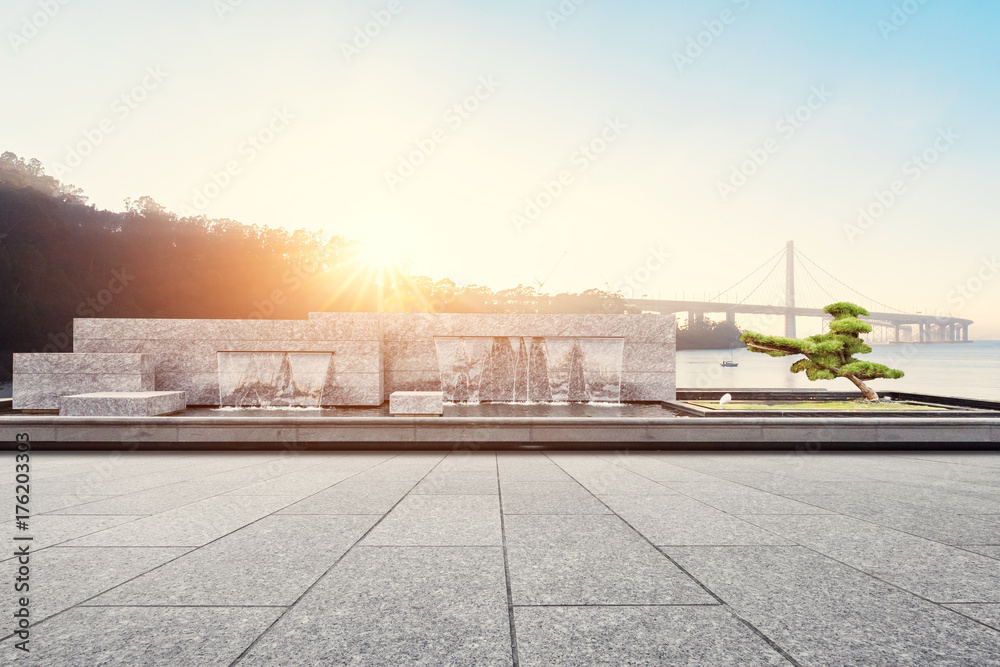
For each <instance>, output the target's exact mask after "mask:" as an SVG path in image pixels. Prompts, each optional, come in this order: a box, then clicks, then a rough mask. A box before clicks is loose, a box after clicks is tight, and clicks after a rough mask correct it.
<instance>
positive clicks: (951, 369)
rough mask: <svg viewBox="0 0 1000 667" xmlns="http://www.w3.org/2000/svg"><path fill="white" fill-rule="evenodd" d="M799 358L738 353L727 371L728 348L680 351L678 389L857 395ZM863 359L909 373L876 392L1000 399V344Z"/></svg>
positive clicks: (910, 348)
mask: <svg viewBox="0 0 1000 667" xmlns="http://www.w3.org/2000/svg"><path fill="white" fill-rule="evenodd" d="M800 358H801V357H799V356H794V357H781V358H774V357H769V356H767V355H766V354H758V353H754V352H750V351H748V350H747V349H746V348H743V349H736V350H734V351H733V360H734V361H736V362H738V363H739V366H738V367H737V368H723V367H722V366H720V365H719V362H721V361H722V360H723V359H729V351H728V350H682V351H680V352H678V353H677V386H678V388H681V389H708V388H715V387H719V388H733V389H750V388H761V389H798V388H801V389H822V388H826V389H828V390H830V391H852V390H853V389H854V386H853V385H852V384H851V383H850V382H849V381H848V380H844V379H839V380H817V381H816V382H810V381H809V379H808V378H807V377H806V374H805V373H791V372H789V370H788V367H789V366H791V365H792V363H793V362H794V361H795V360H796V359H800ZM859 358H861V359H867V360H869V361H875V362H878V363H881V364H886V365H887V366H889V367H891V368H898V369H899V370H901V371H903V372H904V373H906V376H905V377H903V378H901V379H899V380H873V381H872V382H871V386H872V387H873V388H874V389H875V391H886V390H899V391H913V392H922V393H932V394H941V395H944V396H959V397H963V398H986V399H993V400H1000V341H995V340H992V341H975V342H972V343H955V344H947V343H934V344H928V345H919V344H913V345H905V344H904V345H875V346H873V349H872V353H871V354H866V355H860V356H859Z"/></svg>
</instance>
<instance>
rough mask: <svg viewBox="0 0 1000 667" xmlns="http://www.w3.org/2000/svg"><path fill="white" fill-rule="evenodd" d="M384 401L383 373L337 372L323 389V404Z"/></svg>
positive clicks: (363, 404)
mask: <svg viewBox="0 0 1000 667" xmlns="http://www.w3.org/2000/svg"><path fill="white" fill-rule="evenodd" d="M384 402H385V397H384V394H383V387H382V374H381V373H335V374H334V376H333V378H332V379H331V380H330V381H329V382H328V384H327V386H326V389H325V390H324V391H323V405H334V406H354V405H356V406H377V405H382V403H384Z"/></svg>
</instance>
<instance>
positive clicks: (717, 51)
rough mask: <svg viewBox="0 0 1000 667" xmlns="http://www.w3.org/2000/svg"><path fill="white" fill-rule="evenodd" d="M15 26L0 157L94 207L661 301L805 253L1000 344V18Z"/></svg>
mask: <svg viewBox="0 0 1000 667" xmlns="http://www.w3.org/2000/svg"><path fill="white" fill-rule="evenodd" d="M576 2H579V3H580V4H576ZM53 8H54V9H53ZM570 9H572V11H570ZM909 10H913V11H909ZM3 15H4V24H3V25H4V26H5V28H6V30H5V34H6V36H7V44H6V46H5V49H6V51H5V55H4V56H3V57H2V58H0V72H2V73H3V76H4V81H6V82H7V90H8V99H9V102H8V104H7V105H5V107H4V112H5V114H4V119H5V122H4V128H5V129H6V132H5V133H4V136H3V141H2V142H0V150H3V151H6V150H10V151H13V152H15V153H17V154H18V155H19V156H21V157H24V158H32V157H34V158H38V159H39V160H41V161H42V162H43V164H44V165H45V167H46V170H47V173H49V174H50V175H53V176H55V177H56V178H59V179H60V180H61V181H63V182H66V183H72V184H74V185H76V186H78V187H80V188H81V189H83V191H84V193H85V194H86V195H87V196H88V197H89V198H90V201H91V203H93V204H95V205H96V206H98V207H100V208H107V209H112V210H121V209H122V202H123V200H124V199H125V198H129V197H131V198H137V197H140V196H143V195H149V196H151V197H153V198H154V199H155V200H156V201H157V202H159V203H160V204H162V205H163V206H165V207H167V208H168V209H170V210H173V211H176V212H178V213H181V214H201V213H204V214H205V215H207V216H209V217H212V218H232V219H235V220H239V221H241V222H245V223H248V224H258V225H268V226H271V227H276V226H286V227H289V228H292V229H295V228H300V227H303V228H306V229H311V230H322V231H323V232H324V233H326V234H341V235H344V236H347V237H349V238H355V239H358V240H360V241H362V242H363V243H365V244H366V246H368V247H369V249H370V253H371V255H372V257H373V258H381V259H382V260H384V261H392V260H394V259H397V258H398V257H399V256H401V255H406V256H408V257H409V259H410V260H411V261H412V268H413V271H415V272H418V273H421V274H425V275H428V276H431V277H432V278H435V279H439V278H445V277H447V278H451V279H452V280H455V281H456V282H459V283H463V284H468V283H477V284H480V285H487V286H490V287H492V288H494V289H501V288H506V287H512V286H515V285H517V284H519V283H521V284H525V285H535V286H536V287H537V285H538V283H539V282H544V283H545V284H544V287H543V288H542V289H543V291H546V292H551V293H555V292H560V291H580V290H584V289H588V288H594V287H602V288H603V287H605V286H607V287H611V288H618V287H621V286H622V285H625V284H626V283H627V281H626V278H627V277H631V278H632V279H633V282H635V281H636V280H637V276H638V277H642V278H643V279H642V280H641V281H638V286H639V290H638V292H641V293H644V294H648V295H650V296H662V297H663V298H673V297H674V296H675V295H676V296H677V297H678V298H679V297H680V296H681V295H682V294H683V295H686V296H687V297H688V298H692V297H694V298H703V297H704V296H712V295H714V294H716V293H717V292H719V291H721V290H723V289H725V288H727V287H729V286H730V285H731V284H733V283H734V282H736V281H737V280H739V279H740V278H742V277H743V276H745V275H746V274H749V273H750V272H751V271H753V270H754V269H755V268H756V267H758V266H759V265H761V264H762V263H764V262H765V260H766V259H767V258H768V257H771V256H773V255H774V254H775V253H776V252H778V251H779V250H781V248H782V247H783V246H784V244H785V242H786V241H787V240H790V239H791V240H794V241H795V242H796V247H797V248H798V249H799V250H800V251H801V252H803V253H804V254H805V255H806V256H808V257H809V258H811V259H812V260H814V261H815V262H817V263H818V264H819V265H821V266H822V267H823V268H824V269H826V270H828V271H830V273H832V274H833V275H834V276H836V278H838V279H839V280H841V281H843V282H844V283H846V284H847V285H850V286H851V287H853V288H856V289H858V290H860V291H861V292H863V293H865V294H868V295H870V296H872V297H873V298H875V299H877V300H878V301H881V302H883V303H886V304H889V305H892V306H895V307H899V308H903V309H911V308H912V309H914V310H919V311H923V312H930V313H934V312H942V313H949V314H952V315H954V316H957V317H963V318H968V319H972V320H975V324H974V325H973V327H972V329H971V331H970V337H971V338H975V339H980V340H982V339H988V338H994V339H995V338H1000V309H997V308H996V305H997V304H998V303H1000V280H997V279H995V278H996V277H997V275H998V274H1000V264H998V263H997V261H998V257H997V255H998V246H1000V228H998V225H997V220H996V215H997V213H996V211H997V203H998V195H997V190H996V188H995V187H992V183H991V182H990V178H991V176H992V175H993V174H995V173H997V171H998V169H997V168H998V167H1000V164H998V161H1000V160H998V156H1000V129H998V128H997V125H996V122H995V118H996V117H997V116H998V113H997V111H998V109H997V106H998V105H997V102H998V100H1000V81H998V80H997V77H996V76H995V72H996V70H997V66H998V64H1000V62H998V61H1000V58H998V55H1000V46H997V45H996V43H995V39H994V37H993V36H994V35H995V34H996V33H997V29H998V28H1000V7H997V6H994V5H987V4H986V3H976V2H965V3H952V4H949V5H945V4H943V3H929V2H923V3H921V2H918V1H917V0H909V1H908V2H902V3H901V2H881V1H880V2H876V3H871V2H861V1H860V0H850V1H846V2H836V3H835V2H832V1H826V2H818V3H811V4H810V5H809V6H808V7H804V6H802V5H801V3H799V4H796V3H791V2H787V1H786V2H777V3H773V2H772V3H758V2H757V1H756V0H738V1H731V0H720V1H716V2H699V3H679V2H672V3H653V2H645V1H643V2H639V1H636V2H628V3H618V4H611V3H601V2H599V1H598V0H587V1H582V0H564V1H563V2H560V1H559V0H552V1H551V2H525V1H523V0H514V1H512V2H508V3H504V4H503V5H500V6H496V5H492V4H485V3H482V4H481V3H459V2H446V1H431V0H420V2H408V1H407V0H384V1H380V2H364V3H341V2H338V3H321V2H304V3H297V4H296V5H295V6H289V5H284V6H275V5H266V6H265V5H263V4H261V3H250V2H239V1H237V0H215V1H214V2H213V1H211V0H197V1H196V0H180V1H178V2H175V3H171V4H170V5H169V6H167V5H164V6H141V7H139V6H136V5H135V4H134V3H127V2H124V1H122V0H95V1H94V2H90V3H74V2H67V3H66V4H60V3H59V2H58V1H56V0H53V1H52V2H51V3H47V2H43V3H39V2H38V1H37V0H34V1H22V0H12V1H11V2H9V3H7V5H6V9H5V11H4V12H3ZM39 16H42V17H43V18H38V17H39ZM43 19H44V20H43ZM366 29H367V30H368V33H369V34H368V35H365V34H364V31H365V30H366ZM359 31H360V32H359ZM366 40H367V41H366ZM699 42H700V43H699ZM456 105H457V106H456ZM587 145H589V146H590V147H589V148H587ZM83 153H86V155H84V154H83ZM532 206H534V207H535V208H532ZM859 210H860V211H865V212H866V213H865V216H860V213H859ZM654 267H655V268H654ZM637 272H638V273H637ZM647 275H648V278H647V277H645V276H647ZM629 289H630V290H631V288H629ZM638 295H639V294H638V293H636V296H638ZM809 305H812V304H809Z"/></svg>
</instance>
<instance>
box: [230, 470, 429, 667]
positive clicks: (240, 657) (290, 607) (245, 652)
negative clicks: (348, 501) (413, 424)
mask: <svg viewBox="0 0 1000 667" xmlns="http://www.w3.org/2000/svg"><path fill="white" fill-rule="evenodd" d="M404 453H405V452H397V453H396V454H395V455H394V456H391V457H389V458H388V459H386V460H385V461H382V462H381V463H388V462H389V461H391V460H393V459H395V458H398V457H400V456H402V455H403V454H404ZM446 458H448V455H447V454H445V455H444V456H442V457H441V458H440V459H438V462H437V463H435V464H434V465H433V466H432V467H431V469H430V470H428V471H427V472H426V473H425V474H424V476H423V477H421V478H420V479H419V480H417V481H416V482H414V483H413V486H411V487H410V490H409V491H407V492H406V493H404V494H403V495H402V496H401V497H400V499H399V500H397V501H396V502H395V503H394V504H393V506H392V507H390V508H389V509H388V511H386V512H385V514H383V515H382V517H381V518H380V519H379V520H378V521H376V522H375V523H373V524H372V526H371V527H370V528H369V529H368V530H366V531H365V532H364V534H363V535H362V536H361V537H359V538H358V539H357V540H356V541H355V542H354V544H352V545H351V546H350V547H348V548H347V550H346V551H344V553H343V554H341V556H340V558H338V559H337V560H336V561H334V563H333V564H332V565H331V566H330V567H328V568H327V569H326V570H325V571H324V572H323V573H322V574H321V575H319V576H318V577H317V578H316V580H315V581H314V582H312V583H311V584H310V585H309V587H308V588H306V590H304V591H302V593H301V594H300V595H299V596H298V597H297V598H295V601H294V602H292V603H291V604H290V605H288V606H287V607H286V608H285V611H283V612H281V613H280V614H279V615H278V618H276V619H274V622H272V623H271V624H270V625H269V626H267V627H266V628H264V630H263V631H262V632H261V633H260V634H259V635H257V637H255V638H254V640H253V641H252V642H250V644H249V646H247V647H246V648H245V649H243V651H242V652H241V653H240V654H239V655H238V656H236V658H235V659H234V660H233V661H232V662H231V663H230V664H229V667H236V665H238V664H239V663H240V662H242V661H243V659H244V658H245V657H247V655H249V654H250V651H251V650H253V648H254V647H255V646H257V644H259V643H260V642H261V640H262V639H263V638H264V637H265V636H267V634H268V633H269V632H271V630H273V629H274V628H275V627H276V626H277V625H278V623H280V622H281V619H283V618H285V616H287V615H288V614H289V612H291V611H292V610H293V609H294V608H295V606H296V605H297V604H298V603H299V602H301V601H302V599H303V598H304V597H305V596H306V595H308V594H309V591H311V590H312V589H313V588H315V587H316V586H317V585H318V584H319V582H321V581H323V579H325V578H326V577H327V575H329V574H330V573H331V572H332V571H333V570H334V568H336V567H337V565H339V564H340V562H341V561H343V560H344V559H345V558H346V557H347V555H348V554H349V553H351V552H352V551H354V548H355V547H357V546H358V545H359V544H360V543H361V542H362V541H363V540H364V539H365V538H366V537H368V536H369V535H370V534H371V533H372V531H374V530H375V529H376V528H377V527H378V526H379V525H380V524H381V523H382V522H383V521H385V518H386V517H387V516H389V515H390V514H391V513H392V511H393V510H394V509H396V507H398V506H399V504H400V503H401V502H403V501H404V500H405V499H406V498H407V497H409V495H410V492H411V491H413V489H414V488H416V486H417V484H420V482H422V481H423V480H424V479H426V477H427V475H429V474H431V473H432V472H433V471H434V470H435V469H436V468H437V467H438V466H439V465H441V461H444V460H445V459H446ZM381 463H379V464H376V465H375V466H371V467H370V468H366V469H365V470H363V471H360V472H358V473H357V474H361V472H366V471H367V470H370V469H371V468H375V467H377V466H378V465H381ZM353 476H354V475H352V477H353ZM348 479H350V478H348ZM341 481H346V480H341ZM337 483H338V484H339V483H340V482H337ZM333 486H336V485H333ZM316 493H319V491H317V492H316ZM313 495H315V494H313ZM310 497H311V496H310ZM303 500H304V499H303Z"/></svg>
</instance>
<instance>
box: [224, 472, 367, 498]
mask: <svg viewBox="0 0 1000 667" xmlns="http://www.w3.org/2000/svg"><path fill="white" fill-rule="evenodd" d="M358 472H359V471H357V470H352V469H346V470H324V469H319V470H317V469H315V468H308V469H306V470H300V471H296V472H290V473H287V474H285V475H281V476H278V477H273V478H271V479H266V480H263V481H260V482H257V483H255V484H248V485H240V486H239V487H238V488H235V489H233V490H232V491H229V492H228V493H227V494H226V495H229V496H298V497H299V498H305V497H306V496H311V495H312V494H314V493H318V492H320V491H323V490H324V489H328V488H330V487H331V486H333V485H334V484H336V483H338V482H341V481H343V480H345V479H348V478H349V477H352V476H354V475H356V474H357V473H358Z"/></svg>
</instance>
